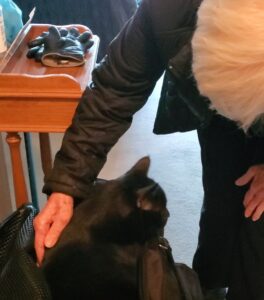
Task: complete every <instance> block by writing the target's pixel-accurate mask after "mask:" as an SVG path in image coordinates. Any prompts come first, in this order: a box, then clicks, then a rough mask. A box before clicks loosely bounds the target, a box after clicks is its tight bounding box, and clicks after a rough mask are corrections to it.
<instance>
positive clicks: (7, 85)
mask: <svg viewBox="0 0 264 300" xmlns="http://www.w3.org/2000/svg"><path fill="white" fill-rule="evenodd" d="M49 26H50V25H47V24H31V25H30V29H29V31H28V33H27V35H26V36H25V38H24V39H23V40H22V42H21V43H20V45H19V46H18V48H17V49H16V51H15V53H14V55H13V56H12V57H11V59H10V60H9V62H8V63H7V64H6V66H5V67H4V68H3V71H2V73H0V131H2V132H7V136H6V141H7V143H8V145H9V148H10V154H11V161H12V172H13V180H14V190H15V197H16V205H17V207H19V206H20V205H22V204H24V203H26V202H28V195H27V189H26V184H25V177H24V171H23V167H22V160H21V154H20V142H21V138H20V136H19V132H38V133H39V135H40V148H41V149H40V150H41V157H42V167H43V171H44V174H45V175H46V174H47V173H48V172H49V171H50V169H51V154H50V145H49V136H48V133H49V132H57V133H59V132H64V131H65V130H66V128H67V127H68V126H69V125H70V123H71V120H72V117H73V114H74V112H75V109H76V106H77V104H78V100H79V99H80V97H81V95H82V93H83V92H84V90H85V88H86V86H87V85H88V83H89V81H90V80H91V72H92V70H93V68H94V66H95V63H96V56H97V51H98V46H99V38H98V37H97V36H93V40H94V45H93V47H92V48H90V49H89V51H88V52H87V54H86V63H85V64H84V65H83V66H81V67H72V68H54V67H45V66H43V65H42V64H41V63H37V62H35V61H34V60H32V59H28V58H27V57H26V53H27V51H28V47H27V43H28V41H29V40H31V39H33V38H35V37H37V36H38V35H39V34H41V33H42V32H43V31H46V30H47V28H48V27H49ZM71 26H75V27H77V28H78V29H79V30H80V31H81V32H83V31H85V30H88V28H87V27H85V26H82V25H69V27H71ZM66 27H67V26H66Z"/></svg>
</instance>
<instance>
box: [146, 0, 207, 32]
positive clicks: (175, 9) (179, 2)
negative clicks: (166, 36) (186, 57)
mask: <svg viewBox="0 0 264 300" xmlns="http://www.w3.org/2000/svg"><path fill="white" fill-rule="evenodd" d="M201 2H202V0H143V1H142V5H145V9H146V10H147V11H148V15H149V16H150V18H151V20H152V24H153V26H154V27H155V30H156V31H158V32H162V31H167V30H170V29H171V30H172V29H173V28H175V27H181V26H185V25H186V26H187V24H188V22H189V20H190V19H191V18H192V16H193V15H194V14H195V13H196V11H197V9H198V7H199V6H200V4H201Z"/></svg>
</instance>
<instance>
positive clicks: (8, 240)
mask: <svg viewBox="0 0 264 300" xmlns="http://www.w3.org/2000/svg"><path fill="white" fill-rule="evenodd" d="M35 215H36V210H35V209H34V208H33V206H31V205H25V206H22V207H21V208H19V209H18V210H17V211H15V212H14V213H13V214H12V215H11V216H10V217H9V218H8V219H6V220H5V221H4V222H3V223H2V224H1V225H0V299H1V300H29V299H30V300H35V299H36V300H42V299H43V300H48V299H51V297H50V293H49V290H48V287H47V285H46V282H45V280H44V278H43V275H42V273H41V271H40V270H39V269H38V268H37V267H36V265H35V263H34V262H33V260H32V259H31V257H30V256H29V255H28V253H27V252H26V250H25V246H26V245H27V244H28V243H29V241H30V240H31V239H32V237H33V233H34V230H33V223H32V221H33V218H34V216H35Z"/></svg>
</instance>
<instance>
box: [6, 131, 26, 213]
mask: <svg viewBox="0 0 264 300" xmlns="http://www.w3.org/2000/svg"><path fill="white" fill-rule="evenodd" d="M6 141H7V143H8V145H9V149H10V154H11V162H12V172H13V180H14V189H15V197H16V206H17V208H18V207H19V206H21V205H22V204H25V203H27V202H28V195H27V187H26V182H25V177H24V172H23V165H22V159H21V153H20V143H21V137H20V136H19V135H18V133H17V132H8V133H7V136H6Z"/></svg>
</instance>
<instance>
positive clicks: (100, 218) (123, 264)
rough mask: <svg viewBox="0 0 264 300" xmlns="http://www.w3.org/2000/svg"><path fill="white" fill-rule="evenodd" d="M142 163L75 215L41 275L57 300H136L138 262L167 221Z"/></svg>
mask: <svg viewBox="0 0 264 300" xmlns="http://www.w3.org/2000/svg"><path fill="white" fill-rule="evenodd" d="M149 164H150V161H149V158H148V157H144V158H143V159H141V160H140V161H138V163H137V164H136V165H135V166H134V167H133V168H132V169H131V170H130V171H129V172H127V173H126V174H125V175H123V176H122V177H120V178H118V179H115V180H111V181H98V182H97V183H96V184H95V185H94V186H93V188H92V189H91V194H90V196H89V198H88V199H87V200H85V201H84V202H82V203H81V204H80V205H79V206H77V208H76V209H75V211H74V215H73V218H72V220H71V222H70V224H69V225H68V226H67V227H66V229H65V230H64V232H63V234H62V236H61V238H60V240H59V242H58V243H57V245H56V246H55V247H54V248H52V249H50V250H48V251H47V253H46V257H45V261H44V263H43V266H42V269H43V271H44V273H45V276H46V279H47V281H48V284H49V286H50V289H51V292H52V295H53V298H54V299H55V300H67V299H78V300H81V299H87V300H137V299H139V297H138V291H137V283H136V277H137V261H138V257H139V255H140V252H141V250H142V247H143V244H144V242H145V241H147V240H150V239H152V238H154V237H155V236H158V235H159V234H160V232H161V231H162V230H163V227H164V225H165V223H166V221H167V218H168V211H167V208H166V197H165V194H164V192H163V190H162V189H161V187H160V186H159V185H158V184H157V183H155V182H154V181H153V180H152V179H150V178H148V177H147V172H148V169H149Z"/></svg>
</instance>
